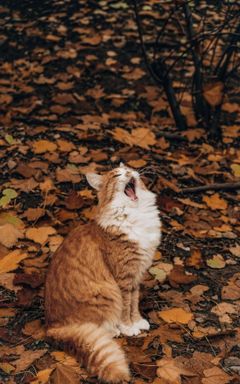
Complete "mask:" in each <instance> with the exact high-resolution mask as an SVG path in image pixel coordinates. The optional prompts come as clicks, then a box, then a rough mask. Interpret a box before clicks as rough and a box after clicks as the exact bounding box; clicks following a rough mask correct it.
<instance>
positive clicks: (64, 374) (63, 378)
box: [50, 363, 79, 384]
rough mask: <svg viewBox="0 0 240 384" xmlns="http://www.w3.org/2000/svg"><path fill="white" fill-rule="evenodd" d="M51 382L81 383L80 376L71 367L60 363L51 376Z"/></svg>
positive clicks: (58, 383) (60, 383) (54, 383)
mask: <svg viewBox="0 0 240 384" xmlns="http://www.w3.org/2000/svg"><path fill="white" fill-rule="evenodd" d="M50 383H51V384H63V383H64V384H79V377H78V375H77V374H76V372H75V371H74V370H73V369H72V368H71V367H69V366H67V365H65V364H59V363H58V364H57V365H56V368H55V370H54V371H53V373H52V374H51V376H50Z"/></svg>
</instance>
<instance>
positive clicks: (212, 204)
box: [203, 193, 227, 210]
mask: <svg viewBox="0 0 240 384" xmlns="http://www.w3.org/2000/svg"><path fill="white" fill-rule="evenodd" d="M203 201H205V203H206V204H207V205H208V207H209V208H211V209H213V210H215V209H226V208H227V202H226V201H225V200H223V199H221V197H220V196H219V193H214V195H211V196H204V197H203Z"/></svg>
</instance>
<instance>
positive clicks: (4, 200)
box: [0, 188, 17, 208]
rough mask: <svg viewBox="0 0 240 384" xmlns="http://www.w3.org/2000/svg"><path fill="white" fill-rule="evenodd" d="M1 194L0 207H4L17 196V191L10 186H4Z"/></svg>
mask: <svg viewBox="0 0 240 384" xmlns="http://www.w3.org/2000/svg"><path fill="white" fill-rule="evenodd" d="M2 194H3V196H2V197H1V199H0V207H3V208H5V207H6V206H7V205H8V204H9V203H10V201H11V200H12V199H15V197H17V192H16V191H15V190H14V189H12V188H6V189H4V190H3V193H2Z"/></svg>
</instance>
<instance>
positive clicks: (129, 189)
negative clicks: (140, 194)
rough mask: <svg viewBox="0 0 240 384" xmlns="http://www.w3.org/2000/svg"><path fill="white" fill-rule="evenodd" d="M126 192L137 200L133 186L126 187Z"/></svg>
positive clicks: (133, 199) (132, 198)
mask: <svg viewBox="0 0 240 384" xmlns="http://www.w3.org/2000/svg"><path fill="white" fill-rule="evenodd" d="M125 193H126V195H127V196H128V197H130V199H131V200H132V201H136V200H137V199H138V198H137V196H136V193H135V191H134V190H133V189H132V188H126V189H125Z"/></svg>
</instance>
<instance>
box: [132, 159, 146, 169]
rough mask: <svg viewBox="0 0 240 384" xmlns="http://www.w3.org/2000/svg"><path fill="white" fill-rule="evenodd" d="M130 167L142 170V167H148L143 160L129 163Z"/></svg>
mask: <svg viewBox="0 0 240 384" xmlns="http://www.w3.org/2000/svg"><path fill="white" fill-rule="evenodd" d="M128 165H129V167H132V168H141V167H144V165H146V161H145V160H143V159H139V160H130V161H128Z"/></svg>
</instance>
